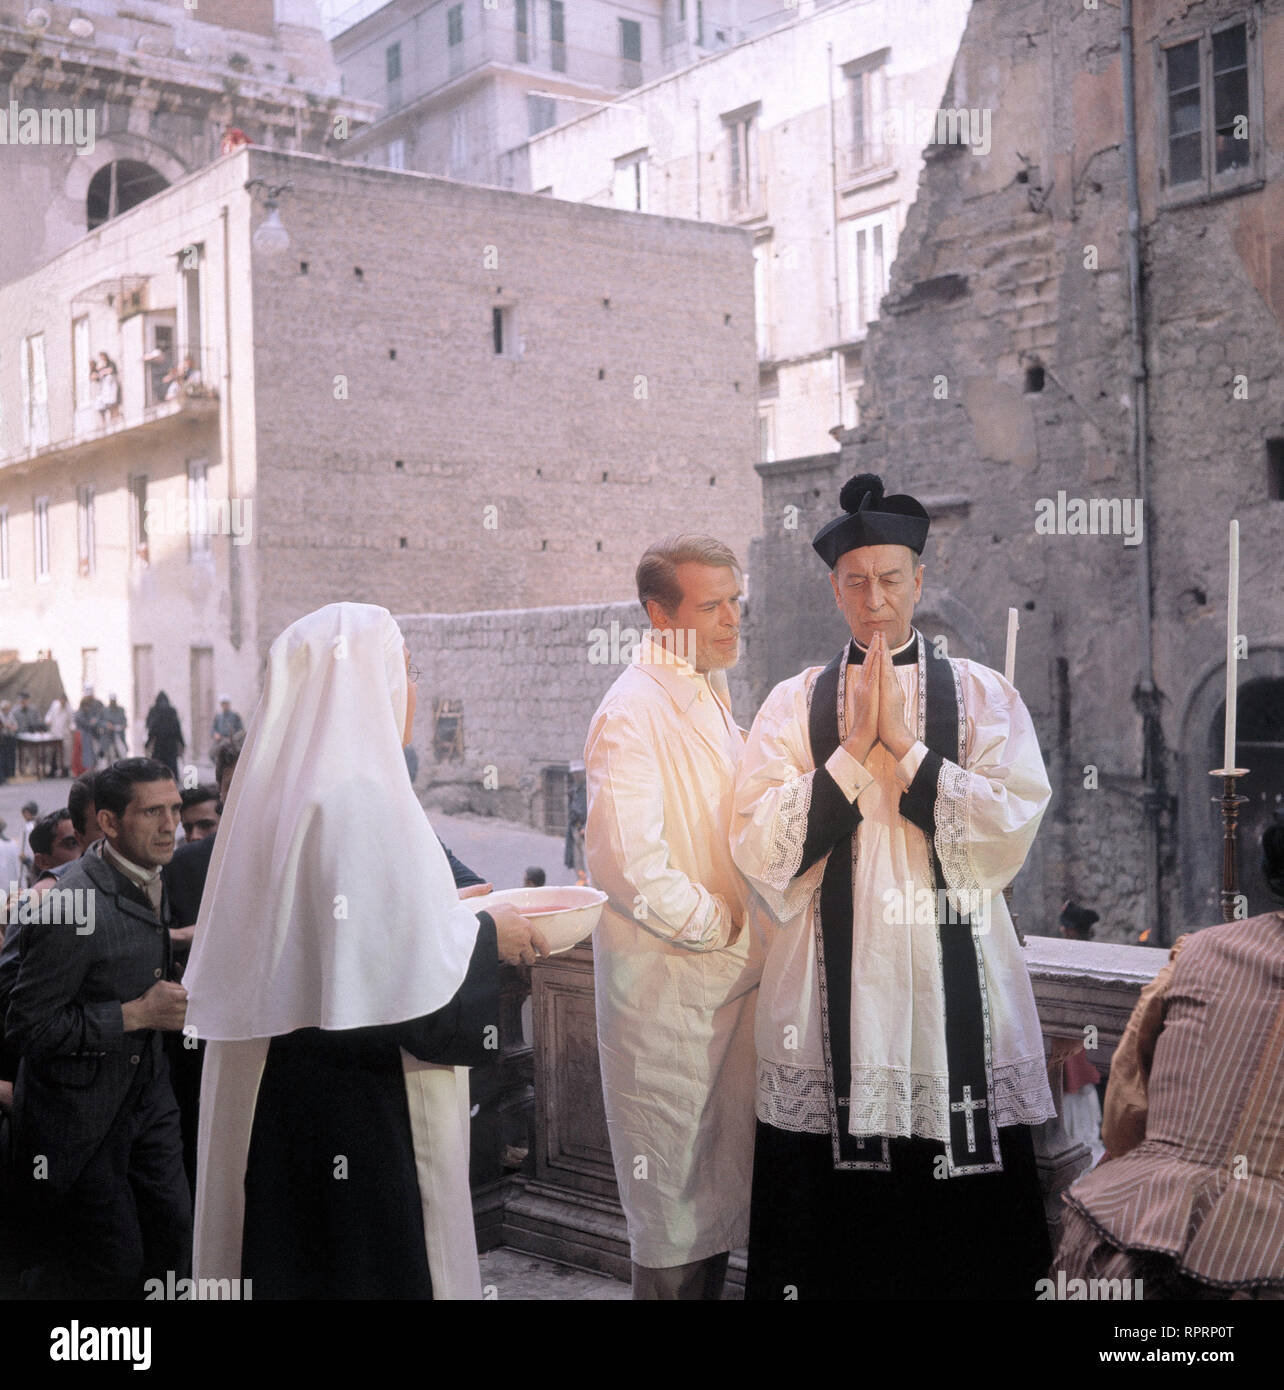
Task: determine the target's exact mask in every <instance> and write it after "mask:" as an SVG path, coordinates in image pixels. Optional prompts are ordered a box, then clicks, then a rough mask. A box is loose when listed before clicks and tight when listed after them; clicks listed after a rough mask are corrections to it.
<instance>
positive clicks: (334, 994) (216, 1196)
mask: <svg viewBox="0 0 1284 1390" xmlns="http://www.w3.org/2000/svg"><path fill="white" fill-rule="evenodd" d="M414 710H415V698H414V686H413V684H412V683H411V681H410V678H409V652H408V650H407V648H406V647H405V644H404V642H403V640H402V635H401V632H400V630H399V629H398V627H397V624H396V623H395V622H394V621H393V619H392V616H391V615H390V614H389V613H388V612H387V610H386V609H383V608H378V607H375V606H373V605H369V604H358V603H336V604H330V605H328V606H327V607H325V608H321V609H319V610H318V611H317V612H315V613H310V614H309V615H308V616H307V617H305V618H301V619H300V620H299V621H298V622H296V623H294V624H292V625H291V626H290V627H288V628H287V629H286V630H285V632H283V633H282V634H281V636H280V637H278V638H277V640H276V641H275V642H274V643H273V644H272V647H271V649H270V651H269V653H268V661H267V673H266V679H265V684H264V690H263V696H262V699H261V700H260V701H259V704H258V708H257V709H256V710H255V712H254V715H253V717H252V719H251V720H250V726H249V730H248V733H247V735H246V740H245V746H244V749H243V751H242V753H241V757H240V761H239V762H238V764H237V768H236V773H235V776H234V777H233V780H232V785H231V789H230V791H229V793H228V798H227V804H226V806H225V808H224V812H223V819H222V823H221V825H220V827H219V833H218V837H217V840H216V842H215V848H214V853H213V857H212V860H211V863H210V869H209V881H208V886H207V888H206V892H205V894H204V897H203V900H202V903H201V910H200V914H199V917H198V919H197V923H196V933H195V940H194V944H193V948H192V954H191V961H190V964H189V965H188V968H187V972H186V975H185V978H184V984H185V986H186V987H187V990H188V996H189V1005H188V1014H187V1028H186V1029H185V1032H186V1033H187V1034H188V1035H189V1036H190V1037H192V1038H193V1039H195V1038H201V1039H204V1040H205V1041H206V1043H207V1048H206V1053H205V1068H204V1074H203V1078H202V1083H201V1106H200V1130H199V1136H198V1141H197V1186H196V1215H195V1245H194V1251H193V1274H194V1277H195V1280H196V1292H197V1296H198V1297H202V1296H208V1297H214V1296H222V1297H227V1296H229V1293H228V1290H229V1288H230V1289H231V1290H232V1291H233V1293H232V1296H236V1295H237V1294H239V1295H240V1296H242V1297H247V1296H248V1297H253V1298H255V1299H264V1298H292V1299H305V1298H416V1299H476V1298H480V1297H481V1282H480V1276H479V1272H478V1264H477V1246H476V1237H475V1233H474V1229H473V1215H472V1203H471V1198H470V1192H469V1184H468V1118H469V1096H468V1072H467V1068H468V1067H469V1066H473V1065H476V1064H479V1063H482V1062H485V1061H490V1060H493V1058H494V1056H495V1048H496V1046H497V1045H498V1043H497V1040H498V1023H499V986H498V961H499V959H501V958H502V959H505V960H508V961H511V962H514V963H516V962H519V961H520V962H525V963H527V964H530V963H532V962H533V961H534V959H535V957H536V954H537V953H547V945H546V943H545V941H544V940H543V938H542V936H541V935H540V934H539V932H538V931H536V930H534V929H533V928H532V927H531V926H530V924H529V923H528V922H526V921H525V919H523V918H521V917H520V916H518V915H517V914H516V913H515V912H513V910H512V909H511V908H506V907H498V906H497V907H495V908H493V909H492V910H490V911H478V910H476V909H475V908H470V907H469V906H468V905H467V904H466V903H464V902H461V901H460V899H459V897H458V893H457V891H456V889H455V885H454V880H453V877H452V874H451V870H450V867H449V865H448V863H447V859H446V854H445V851H444V850H443V849H442V846H441V844H440V842H439V841H438V839H437V837H436V835H435V834H434V833H433V829H432V827H431V825H430V824H429V822H428V819H427V817H426V815H425V814H424V811H423V808H422V807H421V806H420V805H419V802H418V800H417V799H416V797H415V793H414V791H413V789H412V787H411V785H410V782H409V780H408V779H407V777H406V769H405V762H404V761H403V757H402V748H403V747H404V745H405V744H407V743H408V742H409V741H410V733H411V728H412V725H413V721H414ZM223 1280H233V1281H239V1283H233V1284H231V1285H230V1286H229V1285H226V1284H222V1285H220V1284H217V1283H215V1282H213V1281H223Z"/></svg>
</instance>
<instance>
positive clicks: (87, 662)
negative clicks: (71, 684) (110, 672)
mask: <svg viewBox="0 0 1284 1390" xmlns="http://www.w3.org/2000/svg"><path fill="white" fill-rule="evenodd" d="M87 685H92V686H93V687H94V688H95V692H96V691H97V687H98V648H97V647H81V649H80V688H81V689H82V690H83V689H84V688H85V686H87ZM134 708H135V709H137V708H138V707H137V705H135V707H134Z"/></svg>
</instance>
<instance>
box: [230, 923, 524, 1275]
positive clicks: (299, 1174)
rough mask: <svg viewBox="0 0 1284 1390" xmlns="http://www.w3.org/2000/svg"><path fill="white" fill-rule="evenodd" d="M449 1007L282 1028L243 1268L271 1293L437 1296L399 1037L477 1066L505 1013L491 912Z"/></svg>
mask: <svg viewBox="0 0 1284 1390" xmlns="http://www.w3.org/2000/svg"><path fill="white" fill-rule="evenodd" d="M478 920H479V922H480V930H479V931H478V933H477V944H476V946H475V947H474V949H473V955H472V959H471V961H470V963H469V967H468V974H467V976H466V977H465V979H464V982H463V984H462V985H461V986H460V988H459V991H458V993H457V994H456V995H455V997H454V998H453V999H452V1000H451V1001H450V1002H449V1003H448V1004H446V1005H445V1006H444V1007H443V1008H441V1009H438V1010H437V1011H436V1012H435V1013H432V1014H428V1015H426V1016H425V1017H423V1018H417V1019H412V1020H411V1021H409V1022H407V1023H396V1024H388V1025H386V1026H382V1027H377V1028H352V1029H345V1030H342V1031H334V1032H327V1031H323V1030H321V1029H319V1028H301V1029H299V1030H297V1031H296V1032H293V1033H289V1034H286V1035H285V1036H283V1037H277V1038H273V1039H272V1041H271V1043H270V1045H269V1047H268V1053H267V1060H266V1062H265V1064H264V1068H263V1078H262V1082H261V1083H260V1086H259V1094H258V1101H257V1104H256V1106H255V1111H254V1126H253V1129H252V1130H251V1134H250V1147H249V1154H248V1158H247V1163H246V1174H245V1224H244V1236H243V1245H242V1253H241V1275H242V1278H244V1279H249V1280H252V1281H253V1283H252V1291H253V1297H254V1298H255V1299H263V1298H292V1299H309V1298H327V1299H329V1298H345V1299H347V1298H417V1299H425V1298H432V1296H433V1293H432V1279H431V1278H430V1276H429V1273H428V1253H427V1250H426V1248H425V1245H424V1223H423V1207H422V1205H421V1201H420V1192H419V1182H418V1178H417V1176H416V1167H415V1152H414V1143H413V1140H412V1137H411V1129H410V1114H409V1108H408V1104H407V1100H406V1083H405V1075H404V1072H403V1069H402V1064H401V1052H400V1049H402V1048H404V1049H405V1050H406V1051H407V1052H409V1053H411V1054H412V1055H413V1056H415V1057H418V1058H419V1059H420V1060H421V1061H424V1062H436V1063H441V1064H446V1065H451V1066H476V1065H480V1064H481V1063H483V1062H487V1061H491V1060H493V1058H494V1053H493V1052H491V1051H487V1050H486V1048H485V1046H484V1043H485V1037H486V1029H487V1027H489V1026H494V1025H497V1024H498V1021H499V958H498V952H497V945H496V939H495V924H494V922H493V921H492V920H491V918H490V916H489V915H488V914H486V913H478Z"/></svg>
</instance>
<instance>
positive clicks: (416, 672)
mask: <svg viewBox="0 0 1284 1390" xmlns="http://www.w3.org/2000/svg"><path fill="white" fill-rule="evenodd" d="M406 675H407V676H408V677H409V678H410V684H411V685H418V684H419V677H420V676H422V675H423V672H422V671H421V670H420V669H419V667H418V666H407V667H406Z"/></svg>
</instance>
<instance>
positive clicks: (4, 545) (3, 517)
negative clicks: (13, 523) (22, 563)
mask: <svg viewBox="0 0 1284 1390" xmlns="http://www.w3.org/2000/svg"><path fill="white" fill-rule="evenodd" d="M9 576H10V569H9V508H8V507H0V584H7V583H8V582H9Z"/></svg>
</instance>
